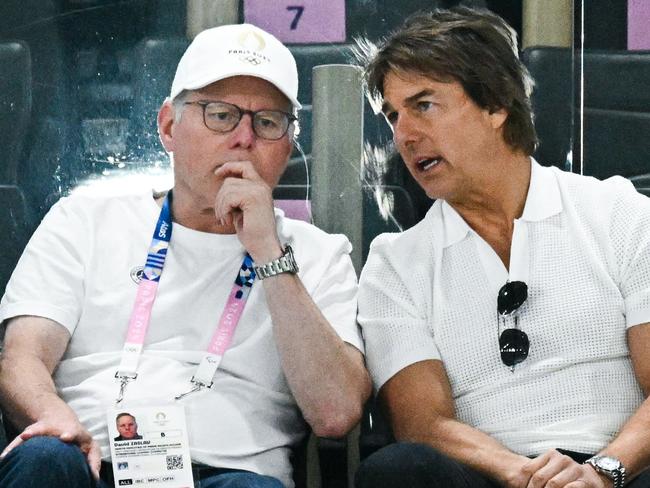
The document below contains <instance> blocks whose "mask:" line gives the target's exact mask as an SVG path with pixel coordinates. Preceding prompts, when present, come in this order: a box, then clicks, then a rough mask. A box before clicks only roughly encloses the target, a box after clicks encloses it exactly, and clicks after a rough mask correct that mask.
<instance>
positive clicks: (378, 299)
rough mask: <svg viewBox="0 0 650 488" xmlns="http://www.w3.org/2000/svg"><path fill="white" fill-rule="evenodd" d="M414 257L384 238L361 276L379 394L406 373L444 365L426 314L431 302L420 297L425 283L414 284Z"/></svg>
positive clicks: (362, 316) (369, 357) (362, 309)
mask: <svg viewBox="0 0 650 488" xmlns="http://www.w3.org/2000/svg"><path fill="white" fill-rule="evenodd" d="M391 244H392V245H391ZM408 254H409V252H408V250H406V249H402V248H400V246H397V245H394V243H392V242H391V235H387V234H385V235H381V236H379V237H378V238H377V239H375V241H374V242H373V244H372V246H371V248H370V252H369V255H368V260H367V262H366V264H365V266H364V268H363V271H362V272H361V279H360V281H359V316H358V320H359V324H360V325H361V328H362V331H363V337H364V340H365V342H366V362H367V365H368V370H369V371H370V374H371V376H372V379H373V384H374V387H375V390H376V391H379V389H380V388H381V387H382V386H383V385H384V383H386V381H388V380H389V379H390V378H392V377H393V376H394V375H395V374H396V373H398V372H399V371H400V370H402V369H404V368H405V367H407V366H409V365H411V364H414V363H416V362H419V361H424V360H428V359H440V353H439V351H438V348H437V346H436V343H435V340H434V337H433V333H432V329H431V327H430V326H429V323H428V320H427V317H426V315H427V314H426V313H425V311H424V308H423V307H425V304H426V300H423V299H422V297H421V296H419V295H421V294H422V292H423V290H419V291H418V290H417V288H418V287H420V282H421V281H422V280H418V279H412V280H409V273H410V270H412V268H413V264H412V263H410V264H409V263H408V260H409V259H410V258H409V257H408ZM429 281H430V280H429Z"/></svg>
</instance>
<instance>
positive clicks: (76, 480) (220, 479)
mask: <svg viewBox="0 0 650 488" xmlns="http://www.w3.org/2000/svg"><path fill="white" fill-rule="evenodd" d="M101 474H102V479H101V480H100V481H99V482H95V481H94V479H93V477H92V475H91V473H90V469H89V468H88V464H87V463H86V458H85V456H84V455H83V453H82V452H81V450H80V449H79V448H78V447H77V446H75V445H72V444H66V443H65V442H61V441H60V440H59V439H57V438H55V437H35V438H33V439H30V440H28V441H26V442H25V443H24V444H22V445H20V446H18V447H17V448H16V449H14V450H13V451H11V452H10V453H9V454H8V455H7V457H6V458H5V459H3V460H2V461H0V488H113V486H114V484H113V476H112V470H111V468H110V465H109V464H108V463H102V473H101ZM194 480H195V481H194V486H195V488H284V487H283V485H282V483H281V482H280V481H279V480H277V479H276V478H272V477H271V476H263V475H260V474H257V473H251V472H249V471H241V470H233V469H219V468H210V467H197V468H196V469H195V470H194Z"/></svg>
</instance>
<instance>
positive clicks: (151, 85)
mask: <svg viewBox="0 0 650 488" xmlns="http://www.w3.org/2000/svg"><path fill="white" fill-rule="evenodd" d="M188 45H189V40H187V39H186V38H185V37H174V38H167V39H163V38H156V39H144V40H142V41H140V42H139V43H138V45H137V47H136V49H135V56H134V64H135V66H137V67H138V68H137V69H136V70H135V72H134V78H133V95H134V97H133V105H132V106H131V114H130V120H131V127H132V130H131V138H130V141H129V153H130V154H131V156H132V158H133V159H135V160H141V161H152V160H154V161H155V160H159V159H166V156H165V153H164V151H163V148H162V146H161V145H160V140H159V139H158V127H157V124H156V117H157V115H158V109H159V108H160V106H161V105H162V103H163V102H164V101H165V98H167V96H169V90H170V88H171V86H172V80H173V79H174V74H175V73H176V65H177V64H178V61H179V60H180V59H181V56H182V55H183V53H184V52H185V49H186V48H187V46H188Z"/></svg>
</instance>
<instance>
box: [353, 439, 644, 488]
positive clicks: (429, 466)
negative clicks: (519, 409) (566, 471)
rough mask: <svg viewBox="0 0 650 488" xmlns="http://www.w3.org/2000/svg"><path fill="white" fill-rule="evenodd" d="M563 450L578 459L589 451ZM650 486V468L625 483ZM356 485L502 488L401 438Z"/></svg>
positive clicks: (364, 469) (371, 462) (362, 470)
mask: <svg viewBox="0 0 650 488" xmlns="http://www.w3.org/2000/svg"><path fill="white" fill-rule="evenodd" d="M559 451H560V452H562V453H563V454H566V455H568V456H570V457H571V458H573V459H575V460H576V461H578V462H583V461H584V460H585V459H588V458H590V457H591V455H589V454H582V453H574V452H569V451H562V450H560V449H559ZM625 486H626V487H628V486H629V487H630V488H650V470H649V471H646V472H644V473H643V474H642V475H640V476H638V477H637V478H635V479H634V480H633V481H631V482H630V483H628V484H626V485H625ZM355 487H356V488H499V485H498V484H497V483H496V482H494V481H492V480H490V479H489V478H487V477H486V476H484V475H482V474H480V473H479V472H478V471H475V470H473V469H472V468H470V467H468V466H466V465H464V464H462V463H459V462H458V461H455V460H453V459H451V458H449V457H447V456H445V455H444V454H442V453H440V452H438V451H436V450H435V449H433V448H432V447H430V446H427V445H425V444H414V443H408V442H398V443H396V444H391V445H389V446H386V447H384V448H382V449H380V450H379V451H377V452H375V453H373V454H372V455H370V456H368V457H367V458H366V459H365V460H364V461H363V462H362V463H361V466H360V467H359V471H357V474H356V478H355Z"/></svg>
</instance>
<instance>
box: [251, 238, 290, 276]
mask: <svg viewBox="0 0 650 488" xmlns="http://www.w3.org/2000/svg"><path fill="white" fill-rule="evenodd" d="M297 272H298V265H297V264H296V260H295V259H294V258H293V249H291V246H289V245H286V246H285V248H284V253H283V254H282V256H280V257H279V258H278V259H274V260H273V261H271V262H269V263H266V264H263V265H262V266H255V274H256V275H257V277H258V278H259V279H260V280H263V279H264V278H270V277H271V276H275V275H278V274H280V273H291V274H296V273H297Z"/></svg>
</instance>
